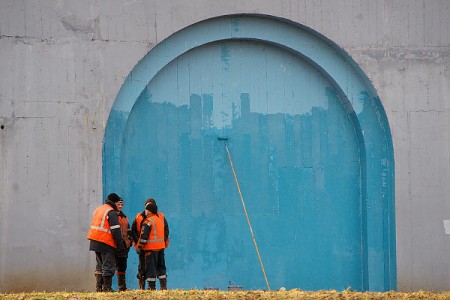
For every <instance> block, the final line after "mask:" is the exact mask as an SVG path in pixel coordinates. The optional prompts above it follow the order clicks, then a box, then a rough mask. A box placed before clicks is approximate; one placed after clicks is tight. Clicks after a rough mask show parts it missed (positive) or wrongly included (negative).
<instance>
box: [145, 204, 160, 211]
mask: <svg viewBox="0 0 450 300" xmlns="http://www.w3.org/2000/svg"><path fill="white" fill-rule="evenodd" d="M145 209H146V210H148V211H150V212H151V213H152V214H156V213H158V206H156V203H153V202H150V203H148V204H147V205H146V206H145Z"/></svg>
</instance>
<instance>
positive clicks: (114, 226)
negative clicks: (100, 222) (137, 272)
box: [108, 210, 125, 249]
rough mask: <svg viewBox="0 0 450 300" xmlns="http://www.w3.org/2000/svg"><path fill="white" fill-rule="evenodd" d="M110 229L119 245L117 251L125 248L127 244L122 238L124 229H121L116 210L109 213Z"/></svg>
mask: <svg viewBox="0 0 450 300" xmlns="http://www.w3.org/2000/svg"><path fill="white" fill-rule="evenodd" d="M108 222H109V229H110V230H111V234H112V236H113V238H114V242H115V243H116V245H117V249H122V248H125V244H124V241H123V238H122V229H121V228H120V224H119V218H118V216H117V212H116V211H115V210H111V211H109V212H108Z"/></svg>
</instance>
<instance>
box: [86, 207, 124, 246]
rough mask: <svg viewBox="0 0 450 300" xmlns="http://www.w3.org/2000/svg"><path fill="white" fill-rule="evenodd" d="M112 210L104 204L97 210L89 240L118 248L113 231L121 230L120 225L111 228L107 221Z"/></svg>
mask: <svg viewBox="0 0 450 300" xmlns="http://www.w3.org/2000/svg"><path fill="white" fill-rule="evenodd" d="M112 210H113V208H112V207H111V206H109V205H108V204H103V205H102V206H99V207H97V208H96V209H95V211H94V216H93V218H92V223H91V228H90V229H89V233H88V236H87V238H88V239H90V240H94V241H97V242H100V243H104V244H107V245H109V246H111V247H114V248H117V246H116V242H115V241H114V237H113V236H112V234H111V229H115V228H119V227H120V225H114V226H111V227H110V226H109V222H107V221H106V220H107V218H108V213H109V212H110V211H112Z"/></svg>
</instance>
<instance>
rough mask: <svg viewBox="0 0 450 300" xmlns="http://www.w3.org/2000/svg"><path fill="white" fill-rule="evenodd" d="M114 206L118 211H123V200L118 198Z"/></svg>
mask: <svg viewBox="0 0 450 300" xmlns="http://www.w3.org/2000/svg"><path fill="white" fill-rule="evenodd" d="M116 206H117V210H118V211H122V209H123V199H122V198H120V200H119V201H117V202H116Z"/></svg>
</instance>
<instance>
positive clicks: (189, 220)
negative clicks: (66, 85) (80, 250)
mask: <svg viewBox="0 0 450 300" xmlns="http://www.w3.org/2000/svg"><path fill="white" fill-rule="evenodd" d="M221 136H226V137H227V145H228V147H229V150H230V152H231V154H232V157H233V161H235V162H236V163H235V167H236V173H237V176H238V177H239V181H240V183H241V188H242V193H243V194H244V197H245V199H246V205H247V208H248V212H249V215H250V217H251V219H252V225H253V229H254V230H255V235H257V237H258V246H259V250H260V252H261V256H262V258H263V260H264V265H265V266H266V271H267V277H268V279H269V280H270V285H271V288H272V289H277V288H280V287H282V286H284V287H286V288H301V289H305V290H318V289H338V290H339V289H345V288H348V287H350V288H352V289H355V290H371V291H387V290H395V289H396V259H395V251H396V247H395V210H394V203H395V199H394V156H393V148H392V140H391V134H390V129H389V124H388V120H387V117H386V114H385V112H384V109H383V106H382V103H381V101H380V99H379V98H378V96H377V94H376V92H375V89H374V88H373V86H372V85H371V83H370V81H369V80H368V79H367V77H366V76H365V74H364V73H363V72H362V70H361V69H360V68H359V67H358V65H357V64H356V63H355V62H354V61H353V60H352V59H351V57H350V56H348V55H347V54H346V53H345V52H344V51H343V50H342V49H340V48H339V47H338V46H337V45H336V44H334V43H333V42H332V41H330V40H328V39H327V38H325V37H324V36H323V35H321V34H319V33H317V32H315V31H313V30H311V29H309V28H307V27H305V26H302V25H299V24H296V23H293V22H290V21H287V20H283V19H279V18H275V17H270V16H262V15H229V16H222V17H217V18H212V19H208V20H204V21H201V22H199V23H196V24H193V25H191V26H189V27H186V28H184V29H182V30H180V31H178V32H176V33H174V34H173V35H171V36H170V37H168V38H167V39H165V40H164V41H162V42H160V43H159V44H158V45H156V46H155V47H154V48H153V49H151V50H150V52H149V53H148V54H147V55H146V56H145V57H144V58H143V59H142V60H141V61H139V62H138V63H137V65H136V66H135V67H134V68H133V70H132V71H131V72H130V74H129V76H128V77H127V79H126V80H125V82H124V84H123V86H122V88H121V90H120V91H119V94H118V95H117V98H116V100H115V102H114V104H113V107H112V109H111V113H110V116H109V118H108V122H107V125H106V129H105V138H104V147H103V193H104V194H105V195H106V194H108V193H110V192H111V191H115V192H117V193H119V194H120V195H121V196H123V197H125V198H126V199H128V201H127V203H128V204H129V205H128V207H127V209H128V211H127V212H128V215H129V216H133V215H134V214H135V213H137V212H138V211H141V210H142V206H143V202H144V201H145V199H146V198H147V197H155V198H156V200H157V201H158V205H159V207H160V208H161V209H163V210H164V212H165V213H166V216H167V218H168V220H170V222H171V223H170V224H171V226H170V228H171V232H172V233H171V245H170V246H169V248H168V249H167V250H166V257H167V258H166V259H167V265H168V274H170V276H169V278H170V280H169V286H170V287H171V288H186V289H188V288H200V289H203V288H208V287H217V288H220V289H224V288H226V286H227V284H228V282H229V281H232V282H237V283H239V284H240V285H242V286H243V287H244V288H248V289H263V288H264V287H265V281H264V278H263V277H262V276H257V275H256V274H260V273H261V272H260V270H258V268H259V264H258V259H257V257H256V255H255V254H254V249H252V247H253V246H252V244H251V243H252V242H251V237H249V236H248V228H247V227H246V224H245V217H244V216H243V214H242V211H241V209H240V208H239V205H240V202H239V195H238V194H237V192H236V188H235V187H234V182H233V174H232V173H231V171H230V170H229V166H228V165H227V164H228V161H227V153H226V152H225V151H224V147H223V142H222V141H220V139H218V137H221ZM221 143H222V144H221ZM187 228H189V230H188V229H187ZM135 264H136V258H135V257H130V268H134V267H135ZM242 265H246V266H248V267H245V268H242ZM132 284H133V283H131V285H132Z"/></svg>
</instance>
